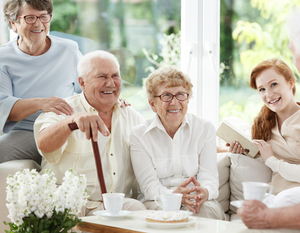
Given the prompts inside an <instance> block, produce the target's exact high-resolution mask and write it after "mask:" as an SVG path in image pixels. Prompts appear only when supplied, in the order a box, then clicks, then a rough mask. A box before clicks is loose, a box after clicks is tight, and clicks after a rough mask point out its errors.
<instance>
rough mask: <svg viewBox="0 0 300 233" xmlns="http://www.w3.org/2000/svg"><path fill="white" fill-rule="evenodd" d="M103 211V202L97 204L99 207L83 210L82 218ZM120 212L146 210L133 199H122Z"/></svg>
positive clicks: (140, 203)
mask: <svg viewBox="0 0 300 233" xmlns="http://www.w3.org/2000/svg"><path fill="white" fill-rule="evenodd" d="M99 210H104V208H103V202H100V203H99V206H98V207H97V208H95V209H85V210H84V213H83V214H82V215H83V216H93V212H94V211H99ZM122 210H129V211H136V210H146V207H145V206H144V204H143V203H142V202H140V201H138V200H136V199H133V198H124V202H123V207H122Z"/></svg>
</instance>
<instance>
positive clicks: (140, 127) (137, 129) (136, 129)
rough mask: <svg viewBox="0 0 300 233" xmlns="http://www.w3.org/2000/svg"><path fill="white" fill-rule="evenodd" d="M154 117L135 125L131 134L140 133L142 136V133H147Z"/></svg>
mask: <svg viewBox="0 0 300 233" xmlns="http://www.w3.org/2000/svg"><path fill="white" fill-rule="evenodd" d="M152 121H153V119H148V120H145V121H144V122H142V123H141V124H139V125H137V126H135V127H134V128H133V129H132V131H131V134H132V135H135V136H136V135H139V137H142V135H144V134H145V132H146V130H147V128H148V127H149V125H150V124H151V123H152Z"/></svg>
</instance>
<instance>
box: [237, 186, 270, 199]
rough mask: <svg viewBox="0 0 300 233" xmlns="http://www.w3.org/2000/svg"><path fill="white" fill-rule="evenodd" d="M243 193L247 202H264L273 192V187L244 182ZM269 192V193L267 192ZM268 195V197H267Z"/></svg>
mask: <svg viewBox="0 0 300 233" xmlns="http://www.w3.org/2000/svg"><path fill="white" fill-rule="evenodd" d="M242 184H243V192H244V199H245V200H259V201H262V200H263V199H265V198H266V197H268V196H270V195H271V194H272V192H273V186H272V185H269V184H267V183H263V182H243V183H242ZM268 189H269V191H268V192H267V190H268ZM266 193H267V195H266Z"/></svg>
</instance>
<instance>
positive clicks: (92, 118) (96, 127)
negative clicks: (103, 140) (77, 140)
mask: <svg viewBox="0 0 300 233" xmlns="http://www.w3.org/2000/svg"><path fill="white" fill-rule="evenodd" d="M73 122H75V123H76V124H77V126H78V128H79V129H80V131H81V132H84V133H85V135H86V138H87V139H88V140H90V138H91V136H93V141H95V142H97V140H98V131H99V132H100V133H102V134H103V136H108V135H109V134H110V133H109V131H108V129H107V127H106V125H105V124H104V122H103V121H102V119H101V117H99V116H98V115H95V114H90V113H86V112H78V113H75V114H74V115H73ZM91 132H92V135H91Z"/></svg>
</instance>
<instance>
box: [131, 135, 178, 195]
mask: <svg viewBox="0 0 300 233" xmlns="http://www.w3.org/2000/svg"><path fill="white" fill-rule="evenodd" d="M140 139H141V137H140V135H139V134H138V133H137V131H133V132H132V133H131V135H130V156H131V162H132V166H133V170H134V174H135V176H136V179H137V181H138V184H139V186H140V189H141V192H142V193H143V194H144V199H145V200H154V197H155V196H156V195H160V194H164V193H172V192H173V190H171V189H168V188H167V187H165V186H163V185H162V184H161V182H160V181H159V179H158V177H157V172H156V170H155V167H154V164H153V162H152V159H151V157H150V156H149V154H148V153H147V151H145V148H144V147H143V145H142V143H141V140H140Z"/></svg>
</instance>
